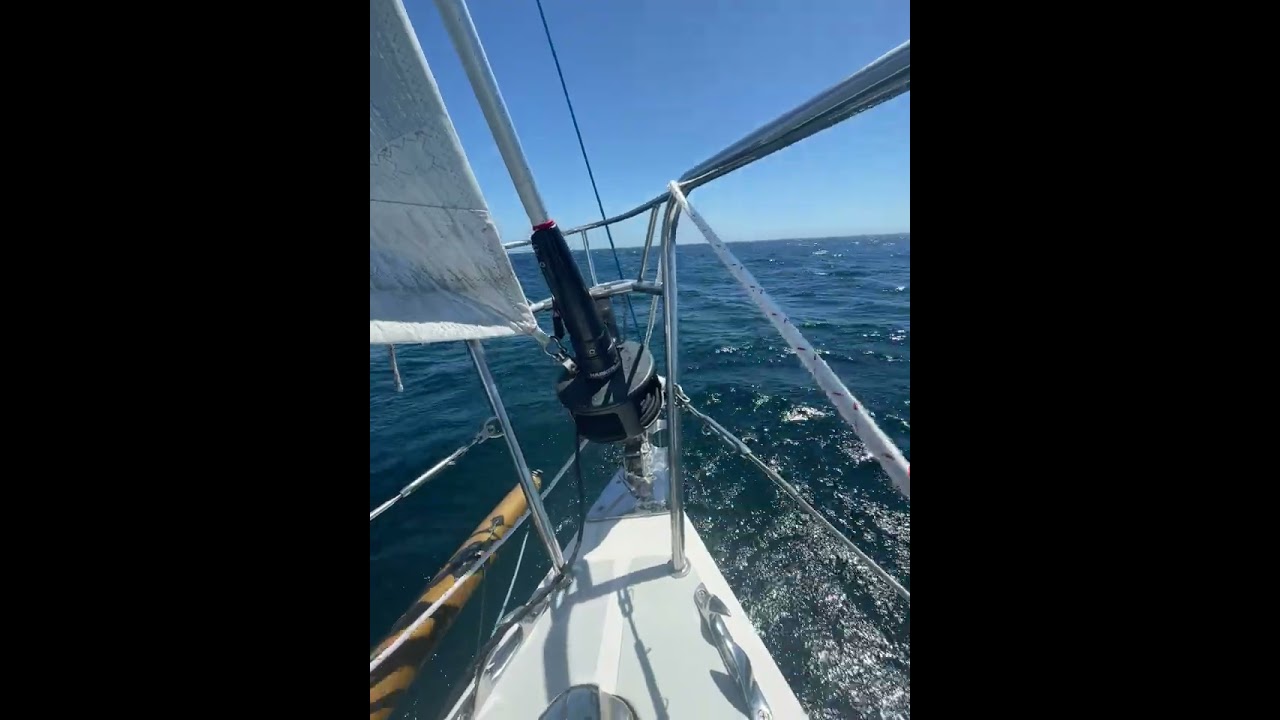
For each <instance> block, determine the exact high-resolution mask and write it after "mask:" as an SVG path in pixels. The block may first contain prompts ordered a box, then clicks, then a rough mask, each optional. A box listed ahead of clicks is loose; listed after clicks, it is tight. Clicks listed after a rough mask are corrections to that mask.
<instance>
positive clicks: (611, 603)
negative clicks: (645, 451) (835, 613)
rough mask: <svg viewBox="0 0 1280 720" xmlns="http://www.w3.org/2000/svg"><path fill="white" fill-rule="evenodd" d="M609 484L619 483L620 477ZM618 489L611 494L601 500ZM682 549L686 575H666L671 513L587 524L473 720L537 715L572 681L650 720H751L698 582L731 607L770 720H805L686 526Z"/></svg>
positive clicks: (734, 629)
mask: <svg viewBox="0 0 1280 720" xmlns="http://www.w3.org/2000/svg"><path fill="white" fill-rule="evenodd" d="M612 484H619V485H620V483H619V480H618V477H616V476H615V478H614V481H613V483H611V485H612ZM618 489H619V488H614V487H610V488H607V489H606V491H605V493H603V494H602V496H601V500H602V501H603V500H604V499H605V498H606V497H608V496H609V495H610V494H611V493H610V491H613V492H616V491H617V490H618ZM568 552H569V549H566V555H567V554H568ZM685 552H686V555H687V557H688V560H689V565H690V570H689V573H688V574H687V575H685V576H684V577H682V578H676V577H673V576H672V575H671V565H670V562H671V520H670V517H669V515H666V514H659V515H648V516H630V517H625V518H621V519H609V520H599V521H589V522H588V523H587V527H586V531H585V533H584V545H583V555H582V557H580V558H579V559H578V563H577V565H576V566H575V572H574V579H573V582H572V585H571V586H570V587H569V588H568V590H567V591H565V592H562V593H557V594H556V595H555V596H554V599H553V600H552V603H551V607H550V609H549V610H548V611H547V612H544V613H542V615H541V616H540V617H539V618H538V619H537V621H536V623H535V624H534V625H533V627H532V629H531V632H530V633H529V636H528V637H527V639H525V641H524V642H523V643H522V644H521V646H520V647H519V649H518V650H516V652H515V656H514V657H513V658H512V659H511V661H510V663H509V664H508V665H507V666H506V668H505V669H504V671H503V672H502V673H501V675H500V676H499V677H498V679H497V682H496V683H495V685H494V686H493V690H492V692H491V693H489V694H488V695H487V697H485V698H483V699H482V703H483V704H482V707H481V708H480V710H479V712H478V713H477V715H476V717H478V718H483V719H485V720H493V719H498V718H501V719H504V720H506V719H510V718H537V717H538V716H539V715H541V714H542V713H543V711H544V710H545V709H546V708H547V706H548V705H549V704H550V703H551V701H552V700H553V699H554V698H555V697H556V696H557V695H559V694H560V693H561V692H563V691H564V690H566V689H567V688H569V687H571V686H574V685H596V686H598V687H599V688H600V689H601V690H603V691H606V692H609V693H612V694H614V695H617V696H619V697H621V698H623V699H624V700H626V701H627V702H628V703H629V704H630V705H631V707H632V708H633V709H634V710H635V711H636V714H637V716H638V717H640V718H645V719H646V720H648V719H651V718H675V719H677V720H680V719H683V718H696V719H699V720H702V719H705V720H718V719H720V718H724V719H726V720H730V719H732V720H741V718H744V717H746V709H745V708H746V703H745V702H744V700H743V699H742V693H741V691H740V690H739V689H738V686H737V685H736V684H735V683H734V681H733V680H732V679H731V678H730V677H729V675H728V672H727V671H726V669H725V666H724V662H723V661H722V660H721V658H720V655H719V654H718V652H717V651H716V648H715V646H714V645H713V644H712V643H711V640H710V635H709V634H708V633H707V631H706V630H705V629H704V627H703V624H702V618H701V616H700V615H699V613H698V608H697V606H696V605H695V604H694V590H695V589H696V588H697V587H698V584H699V583H705V584H706V586H707V589H708V590H710V591H711V593H713V594H714V595H718V596H719V597H720V599H721V600H722V601H724V603H725V605H726V606H727V607H728V608H729V611H730V613H731V615H730V617H729V618H727V625H728V628H729V631H730V633H731V634H732V637H733V639H734V640H735V641H736V642H737V643H738V645H739V646H741V648H742V649H743V650H744V651H745V652H746V654H747V656H748V657H749V658H750V660H751V665H752V670H753V671H754V675H755V679H756V682H757V683H759V686H760V690H761V692H762V693H763V695H764V698H765V700H766V701H767V702H768V703H769V705H770V707H771V709H772V711H773V717H774V718H802V717H804V716H805V715H804V711H803V710H802V709H801V707H800V703H799V701H797V700H796V697H795V694H794V693H793V692H792V691H791V688H790V686H789V685H788V684H787V682H786V680H785V679H784V678H783V677H782V673H781V672H780V671H779V670H778V666H777V664H776V663H774V661H773V658H772V657H771V656H770V655H769V651H768V650H767V649H765V646H764V643H763V642H761V640H760V637H759V636H758V635H757V634H756V632H755V628H754V627H752V625H751V622H750V620H748V618H747V615H746V613H745V612H744V611H743V609H742V606H741V605H739V604H738V599H737V598H736V597H735V596H734V594H733V591H732V590H730V589H729V586H728V584H727V583H726V582H725V579H724V576H723V575H721V574H720V570H719V568H718V567H717V566H716V563H715V561H714V560H712V558H711V555H710V554H709V553H708V552H707V548H706V546H705V545H703V543H702V539H701V538H699V537H698V533H697V531H696V530H694V528H693V525H692V524H690V523H689V521H688V518H686V519H685Z"/></svg>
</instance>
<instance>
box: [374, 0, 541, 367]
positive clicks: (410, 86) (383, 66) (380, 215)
mask: <svg viewBox="0 0 1280 720" xmlns="http://www.w3.org/2000/svg"><path fill="white" fill-rule="evenodd" d="M535 327H537V322H536V321H535V320H534V317H533V314H532V313H531V312H530V310H529V303H528V301H527V299H526V298H525V295H524V290H523V289H522V288H521V287H520V283H519V281H517V280H516V277H515V273H514V271H513V270H512V269H511V260H510V258H508V257H507V253H506V251H505V250H503V248H502V241H501V240H500V239H499V237H498V231H497V228H496V227H495V226H494V224H493V220H492V219H491V218H490V216H489V210H488V207H487V206H486V204H485V201H484V197H483V196H482V195H481V194H480V186H479V184H478V183H477V182H476V178H475V175H474V174H473V173H472V172H471V166H470V165H469V164H468V163H467V158H466V156H465V155H464V154H463V152H462V143H461V142H460V141H459V140H458V134H457V132H455V131H454V128H453V122H452V121H451V120H450V119H449V115H448V113H447V112H446V111H445V108H444V100H443V99H442V98H441V97H440V89H439V87H437V86H436V81H435V78H434V77H433V76H432V75H431V69H430V67H428V65H427V59H426V57H425V56H424V55H423V53H422V47H421V46H420V45H419V44H418V38H417V36H416V35H415V34H414V32H413V28H412V26H411V25H410V24H409V16H408V14H407V13H406V12H405V9H404V5H403V4H402V3H401V1H400V0H370V2H369V342H370V343H404V342H441V341H449V340H473V339H480V338H491V337H500V336H505V335H515V334H518V333H528V332H530V331H532V330H533V329H534V328H535Z"/></svg>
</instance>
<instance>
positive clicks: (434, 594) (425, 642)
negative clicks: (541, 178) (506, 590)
mask: <svg viewBox="0 0 1280 720" xmlns="http://www.w3.org/2000/svg"><path fill="white" fill-rule="evenodd" d="M532 475H533V484H534V486H535V487H541V486H542V476H541V475H539V474H538V473H537V472H536V471H535V472H533V473H532ZM526 509H528V501H527V500H525V497H524V492H523V491H522V490H521V488H520V486H519V485H516V486H515V487H514V488H512V489H511V492H509V493H507V496H506V497H504V498H502V500H501V501H500V502H499V503H498V505H497V506H496V507H494V508H493V511H492V512H490V513H489V515H488V517H486V518H485V519H484V521H483V522H481V523H480V524H479V525H477V526H476V529H475V531H474V532H472V533H471V535H470V536H469V537H468V538H467V539H466V540H465V541H464V542H463V543H462V547H459V548H458V550H457V552H455V553H454V554H453V556H452V557H450V558H449V562H448V563H446V564H445V566H444V567H443V568H441V569H440V572H438V573H436V575H435V577H433V578H431V582H430V583H428V584H427V588H426V589H425V590H423V591H422V596H421V597H419V598H418V601H417V602H416V603H414V605H413V607H411V608H409V609H408V610H407V611H406V612H405V613H404V614H403V615H401V616H400V619H399V620H397V621H396V624H395V625H392V626H391V631H390V632H389V633H387V637H386V639H384V640H383V641H382V642H381V643H378V647H377V648H375V649H374V651H373V652H372V653H370V657H373V656H376V655H377V654H378V653H380V652H382V651H383V649H385V648H386V647H387V646H389V645H390V644H391V643H392V641H393V640H394V639H395V637H396V636H397V635H399V634H400V632H401V631H402V630H404V628H406V627H408V626H409V625H410V624H412V623H413V621H414V620H416V619H417V618H418V617H419V616H420V615H422V613H424V612H426V611H427V608H429V607H431V605H432V604H433V603H435V602H436V601H437V600H439V599H440V596H442V595H444V594H445V592H447V591H448V590H449V588H452V587H453V586H454V585H455V584H456V582H457V578H458V577H460V576H461V575H463V574H465V573H466V571H467V567H468V566H470V565H471V564H472V563H474V562H475V560H476V558H478V557H479V556H480V555H481V554H482V553H484V552H485V551H486V550H488V549H489V547H490V546H492V545H493V543H495V542H497V541H498V540H499V539H500V538H501V537H502V536H503V535H506V534H507V531H509V530H510V529H511V526H512V525H513V524H515V522H516V520H518V519H519V518H520V516H521V515H523V514H524V512H525V510H526ZM496 557H497V554H494V555H493V556H492V557H490V558H489V560H488V562H487V563H486V565H488V564H491V563H492V562H493V560H494V558H496ZM483 575H484V571H483V569H482V570H481V571H480V572H477V573H475V574H474V575H472V576H471V577H469V578H467V579H466V580H465V581H463V583H462V587H460V588H458V590H457V592H455V593H454V594H453V595H451V596H450V597H449V599H448V600H446V601H445V602H444V603H443V604H442V605H441V606H440V607H439V609H437V610H436V612H435V614H434V615H432V616H431V617H430V618H429V619H427V621H426V622H424V623H423V624H422V625H421V626H419V627H418V629H416V630H414V631H413V633H412V634H411V635H410V637H409V639H408V640H407V641H406V642H405V643H404V644H403V645H401V646H400V647H399V648H398V649H396V650H395V652H393V653H392V654H391V656H390V657H388V658H387V659H386V661H385V662H383V663H382V664H381V665H379V666H378V668H377V670H375V671H374V672H373V674H371V675H370V676H369V720H387V718H389V717H391V713H392V711H394V710H395V706H396V705H397V704H398V703H399V702H400V701H401V700H402V699H404V697H405V695H407V694H408V692H409V686H410V685H411V684H412V683H413V679H414V678H415V677H416V676H417V674H418V670H419V668H421V667H422V663H423V662H425V661H426V659H427V658H428V657H430V655H431V653H432V651H434V650H435V648H436V645H438V644H439V642H440V638H442V637H444V634H445V632H447V631H448V630H449V626H450V625H452V624H453V621H454V620H455V619H456V618H457V617H458V614H459V613H460V612H462V608H463V606H465V605H466V604H467V601H468V600H470V599H471V594H472V593H473V592H475V589H476V588H477V587H479V585H480V583H481V582H482V581H483ZM482 620H483V618H482Z"/></svg>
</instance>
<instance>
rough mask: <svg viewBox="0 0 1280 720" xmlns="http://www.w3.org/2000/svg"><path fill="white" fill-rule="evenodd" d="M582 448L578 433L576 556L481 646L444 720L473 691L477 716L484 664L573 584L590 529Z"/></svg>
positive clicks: (575, 454)
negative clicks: (556, 593)
mask: <svg viewBox="0 0 1280 720" xmlns="http://www.w3.org/2000/svg"><path fill="white" fill-rule="evenodd" d="M582 445H583V442H582V436H581V435H579V434H577V433H576V432H575V433H574V436H573V469H574V476H575V479H576V480H577V485H578V532H577V540H576V541H574V544H573V553H571V554H570V556H569V559H568V560H567V561H566V562H565V564H564V569H563V570H562V571H559V572H556V568H555V566H554V565H552V567H551V570H552V572H556V576H555V577H554V578H553V579H552V580H551V582H549V583H548V584H547V586H546V587H544V588H543V589H542V590H540V591H538V592H536V593H534V595H533V597H531V598H529V601H528V602H526V603H525V604H524V605H522V606H520V607H519V608H517V609H515V610H513V611H511V617H510V618H509V619H507V621H506V622H504V623H502V624H501V625H499V626H498V627H497V628H495V629H494V632H493V635H492V636H491V637H490V638H489V641H488V642H486V643H485V644H484V645H483V646H481V648H480V650H479V651H478V652H477V653H476V656H475V657H474V658H473V659H472V660H471V664H470V665H469V666H468V667H467V670H466V672H465V673H464V674H463V677H470V678H471V682H462V683H457V685H458V687H457V689H456V690H455V691H454V693H453V697H452V698H450V701H449V702H446V703H445V705H444V707H445V708H446V709H445V710H444V711H443V713H444V714H442V715H441V716H440V717H441V718H443V717H444V716H445V715H447V714H448V713H449V710H448V709H447V708H452V707H454V706H455V705H457V703H458V701H460V700H461V699H462V697H464V695H465V693H466V692H467V690H469V689H472V688H474V689H475V690H476V692H475V693H474V694H473V695H472V696H471V703H472V708H471V714H472V716H474V715H475V712H476V710H477V709H478V707H477V706H476V705H475V703H476V701H477V700H478V699H479V692H478V691H479V688H480V678H481V676H482V675H483V674H484V663H485V660H487V659H488V657H489V653H491V652H493V649H494V648H496V647H497V646H498V644H499V643H501V642H502V639H503V638H504V637H505V636H506V633H507V630H509V629H510V628H511V627H512V626H514V625H518V624H519V623H520V621H522V620H524V619H525V617H526V616H527V615H528V614H529V613H530V612H532V611H533V609H534V608H536V607H538V605H539V604H540V603H541V602H542V601H543V600H545V599H546V598H547V596H548V595H550V594H551V593H552V592H554V591H555V590H556V589H557V588H559V587H561V586H562V585H561V584H562V583H563V582H564V581H565V580H570V581H572V577H571V575H570V573H571V571H572V570H573V566H574V565H576V564H577V563H578V557H579V556H580V555H581V554H582V540H583V531H584V530H585V529H586V527H587V497H586V491H585V490H584V489H583V484H582V459H581V455H580V452H581V450H582Z"/></svg>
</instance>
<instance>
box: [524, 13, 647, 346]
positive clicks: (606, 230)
mask: <svg viewBox="0 0 1280 720" xmlns="http://www.w3.org/2000/svg"><path fill="white" fill-rule="evenodd" d="M536 2H537V3H538V16H539V17H541V18H542V30H543V31H544V32H545V33H546V34H547V47H549V48H551V59H552V60H554V61H555V63H556V74H557V75H559V76H560V89H561V90H562V91H563V92H564V102H565V104H566V105H568V106H569V118H570V119H571V120H573V132H574V133H575V134H576V135H577V136H578V149H579V150H581V151H582V162H583V163H584V164H585V165H586V166H587V177H589V178H591V191H592V192H593V193H595V196H596V207H597V208H599V209H600V219H601V220H608V219H609V216H608V215H605V214H604V203H603V202H601V201H600V189H599V188H598V187H596V175H595V173H593V172H591V160H590V159H588V158H587V146H586V143H584V142H583V141H582V130H580V129H579V128H578V116H577V114H576V113H574V112H573V101H572V100H570V99H569V86H568V85H567V84H566V83H565V81H564V71H563V70H561V69H560V56H559V55H557V54H556V44H555V42H554V41H553V40H552V39H551V28H550V27H548V26H547V14H546V13H545V12H543V11H542V0H536ZM604 234H605V236H606V237H608V238H609V249H610V250H612V251H613V264H614V265H615V266H616V267H617V268H618V279H619V280H623V279H624V278H623V277H622V261H621V260H619V259H618V248H617V246H615V245H614V244H613V232H612V231H610V230H609V226H608V225H605V226H604ZM590 252H591V251H590V250H587V253H588V254H589V253H590ZM590 261H591V258H590V256H589V255H588V257H587V262H590ZM622 299H623V300H626V301H627V311H628V312H629V313H630V314H631V324H632V326H634V327H635V328H636V332H637V333H639V332H640V323H639V322H638V321H637V320H636V310H635V308H633V307H631V296H630V295H623V296H622ZM625 323H626V318H625V316H624V318H623V330H624V331H625V330H626V325H625Z"/></svg>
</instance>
